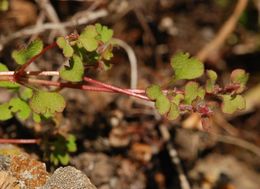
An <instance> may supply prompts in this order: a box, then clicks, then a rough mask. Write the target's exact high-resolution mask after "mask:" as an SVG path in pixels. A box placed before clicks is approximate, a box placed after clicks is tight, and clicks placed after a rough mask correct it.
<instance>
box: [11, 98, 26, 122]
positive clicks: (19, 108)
mask: <svg viewBox="0 0 260 189" xmlns="http://www.w3.org/2000/svg"><path fill="white" fill-rule="evenodd" d="M9 107H10V110H11V111H12V112H13V113H16V114H17V117H18V118H19V119H21V120H26V119H28V118H29V116H30V114H31V108H30V107H29V105H28V104H27V103H26V102H25V101H23V100H21V99H20V98H13V99H12V100H11V101H10V102H9Z"/></svg>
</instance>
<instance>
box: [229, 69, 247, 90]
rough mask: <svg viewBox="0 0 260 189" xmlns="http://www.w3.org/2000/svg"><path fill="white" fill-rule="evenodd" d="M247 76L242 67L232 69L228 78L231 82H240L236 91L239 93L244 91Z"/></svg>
mask: <svg viewBox="0 0 260 189" xmlns="http://www.w3.org/2000/svg"><path fill="white" fill-rule="evenodd" d="M248 78H249V74H248V73H246V72H245V70H242V69H236V70H234V71H232V73H231V76H230V80H231V82H232V83H235V84H240V88H239V89H238V90H237V91H236V92H237V93H241V92H243V91H244V89H245V87H246V83H247V80H248Z"/></svg>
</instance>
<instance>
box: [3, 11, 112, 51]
mask: <svg viewBox="0 0 260 189" xmlns="http://www.w3.org/2000/svg"><path fill="white" fill-rule="evenodd" d="M107 15H108V12H107V10H105V9H100V10H98V11H95V12H90V13H89V14H88V15H87V16H85V17H81V18H79V19H78V20H69V21H66V22H62V23H45V24H43V25H42V27H41V28H38V27H37V28H36V27H34V26H30V27H27V28H24V29H22V30H19V31H17V32H14V33H12V34H10V35H8V36H1V39H0V51H1V50H2V49H3V47H4V45H5V44H6V43H8V42H9V41H10V40H13V39H16V38H19V37H25V36H30V35H33V34H36V33H41V32H44V31H46V30H55V29H61V28H67V27H72V26H74V25H83V24H86V23H88V22H90V21H92V20H96V19H98V18H102V17H105V16H107Z"/></svg>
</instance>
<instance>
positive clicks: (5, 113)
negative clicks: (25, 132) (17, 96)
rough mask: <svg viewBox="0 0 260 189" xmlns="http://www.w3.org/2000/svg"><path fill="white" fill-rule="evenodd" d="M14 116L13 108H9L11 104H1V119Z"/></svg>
mask: <svg viewBox="0 0 260 189" xmlns="http://www.w3.org/2000/svg"><path fill="white" fill-rule="evenodd" d="M12 117H13V115H12V112H11V110H10V109H9V104H8V103H4V104H0V121H5V120H8V119H11V118H12Z"/></svg>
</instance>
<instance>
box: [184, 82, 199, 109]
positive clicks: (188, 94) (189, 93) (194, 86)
mask: <svg viewBox="0 0 260 189" xmlns="http://www.w3.org/2000/svg"><path fill="white" fill-rule="evenodd" d="M198 89H199V84H198V83H197V82H194V81H190V82H188V83H187V84H186V85H185V96H184V101H185V103H186V104H191V103H192V101H193V100H195V99H196V98H197V97H198Z"/></svg>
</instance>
